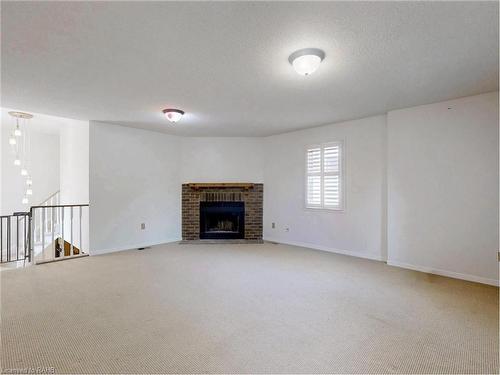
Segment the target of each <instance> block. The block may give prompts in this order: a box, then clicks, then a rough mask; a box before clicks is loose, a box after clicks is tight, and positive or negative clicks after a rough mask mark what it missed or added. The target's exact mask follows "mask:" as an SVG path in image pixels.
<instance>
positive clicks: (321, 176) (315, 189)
mask: <svg viewBox="0 0 500 375" xmlns="http://www.w3.org/2000/svg"><path fill="white" fill-rule="evenodd" d="M342 165H343V147H342V142H330V143H325V144H321V145H314V146H310V147H308V148H307V153H306V207H308V208H325V209H331V210H341V209H343V186H342V184H343V170H342Z"/></svg>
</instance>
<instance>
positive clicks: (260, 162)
mask: <svg viewBox="0 0 500 375" xmlns="http://www.w3.org/2000/svg"><path fill="white" fill-rule="evenodd" d="M180 139H181V144H182V158H181V160H182V165H181V168H180V173H181V182H182V183H186V182H264V152H263V151H264V147H263V141H262V138H180Z"/></svg>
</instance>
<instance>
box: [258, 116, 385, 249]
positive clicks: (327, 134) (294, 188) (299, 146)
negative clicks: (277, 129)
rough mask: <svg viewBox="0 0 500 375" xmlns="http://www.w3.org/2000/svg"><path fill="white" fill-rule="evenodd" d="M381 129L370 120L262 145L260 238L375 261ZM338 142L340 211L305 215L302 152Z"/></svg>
mask: <svg viewBox="0 0 500 375" xmlns="http://www.w3.org/2000/svg"><path fill="white" fill-rule="evenodd" d="M385 126H386V117H385V116H376V117H369V118H365V119H361V120H354V121H347V122H343V123H339V124H334V125H328V126H323V127H319V128H313V129H307V130H302V131H297V132H293V133H287V134H282V135H277V136H272V137H268V138H267V139H265V147H266V158H265V168H264V171H265V175H264V176H265V177H264V181H265V184H264V238H265V239H268V240H272V241H278V242H283V243H291V244H297V245H302V246H309V247H312V248H318V249H323V250H331V251H339V252H344V253H347V254H352V255H356V256H361V257H367V258H373V259H381V258H382V257H383V247H384V246H383V241H384V237H383V232H384V231H385V227H384V225H385V224H384V222H385V216H384V215H385V211H384V208H383V205H384V179H385ZM339 139H341V140H344V149H345V163H346V165H345V178H346V180H345V191H346V194H345V199H346V201H345V202H346V204H345V206H346V209H345V211H344V212H338V211H326V210H313V209H306V208H305V207H304V189H305V181H304V178H305V150H306V147H307V146H308V145H310V144H315V143H318V142H328V141H335V140H339ZM272 222H274V223H276V228H275V229H272V228H271V223H272ZM286 228H289V231H288V232H287V231H286Z"/></svg>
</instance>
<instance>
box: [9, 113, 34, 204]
mask: <svg viewBox="0 0 500 375" xmlns="http://www.w3.org/2000/svg"><path fill="white" fill-rule="evenodd" d="M9 115H11V116H12V117H14V118H15V119H16V124H15V127H14V130H13V132H12V133H11V136H10V137H9V145H11V146H13V152H14V155H15V156H14V165H15V166H22V167H21V176H22V177H23V178H24V177H25V178H26V185H27V189H26V191H25V194H24V197H23V199H22V204H28V202H29V201H28V195H33V180H32V178H31V176H30V175H29V173H28V168H29V167H30V165H31V164H30V160H31V147H30V146H31V142H30V138H31V137H29V132H28V127H27V121H28V120H29V119H31V118H33V115H32V114H29V113H25V112H9Z"/></svg>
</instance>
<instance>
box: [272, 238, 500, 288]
mask: <svg viewBox="0 0 500 375" xmlns="http://www.w3.org/2000/svg"><path fill="white" fill-rule="evenodd" d="M264 240H265V241H271V242H277V243H281V244H285V245H292V246H300V247H306V248H310V249H314V250H321V251H328V252H330V253H337V254H343V255H349V256H353V257H357V258H365V259H371V260H378V261H385V260H384V259H383V258H382V256H378V255H374V254H363V253H358V252H355V251H349V250H340V249H335V248H332V247H328V246H323V245H316V244H311V243H307V242H299V241H287V240H282V239H276V238H272V237H266V238H264ZM387 264H388V265H389V266H393V267H400V268H406V269H409V270H413V271H419V272H425V273H430V274H434V275H439V276H446V277H451V278H453V279H461V280H466V281H473V282H476V283H481V284H488V285H493V286H499V284H500V283H499V280H495V279H489V278H486V277H480V276H475V275H470V274H465V273H459V272H453V271H446V270H441V269H436V268H430V267H424V266H416V265H412V264H408V263H402V262H396V261H389V260H388V261H387Z"/></svg>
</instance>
